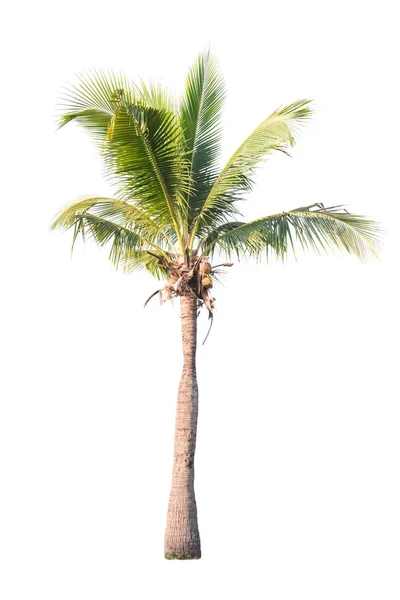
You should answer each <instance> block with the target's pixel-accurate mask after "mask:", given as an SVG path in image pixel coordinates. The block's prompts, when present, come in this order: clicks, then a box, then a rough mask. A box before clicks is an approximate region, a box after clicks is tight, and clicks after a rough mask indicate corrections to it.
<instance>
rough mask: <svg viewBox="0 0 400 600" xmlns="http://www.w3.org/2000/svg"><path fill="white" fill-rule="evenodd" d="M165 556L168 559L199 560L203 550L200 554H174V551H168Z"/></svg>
mask: <svg viewBox="0 0 400 600" xmlns="http://www.w3.org/2000/svg"><path fill="white" fill-rule="evenodd" d="M165 558H166V559H167V560H199V558H201V552H200V553H199V554H193V553H192V554H174V553H173V552H167V553H166V554H165Z"/></svg>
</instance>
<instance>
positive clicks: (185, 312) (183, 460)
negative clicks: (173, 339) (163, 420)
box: [164, 291, 201, 559]
mask: <svg viewBox="0 0 400 600" xmlns="http://www.w3.org/2000/svg"><path fill="white" fill-rule="evenodd" d="M181 320H182V345H183V370H182V377H181V381H180V385H179V392H178V402H177V408H176V423H175V445H174V466H173V473H172V486H171V494H170V499H169V505H168V516H167V527H166V531H165V545H164V552H165V557H166V558H178V559H193V558H200V556H201V550H200V536H199V529H198V525H197V508H196V499H195V494H194V453H195V448H196V432H197V413H198V389H197V378H196V341H197V298H196V297H195V295H194V294H193V293H190V291H189V292H188V294H187V295H183V296H181Z"/></svg>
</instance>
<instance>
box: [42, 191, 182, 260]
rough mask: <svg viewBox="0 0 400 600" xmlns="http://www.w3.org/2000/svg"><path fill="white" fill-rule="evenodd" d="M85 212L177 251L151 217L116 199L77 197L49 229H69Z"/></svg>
mask: <svg viewBox="0 0 400 600" xmlns="http://www.w3.org/2000/svg"><path fill="white" fill-rule="evenodd" d="M88 211H90V214H92V215H94V216H97V217H101V218H107V219H108V220H109V221H112V222H113V223H115V224H117V225H121V226H124V227H127V228H129V229H130V230H131V231H133V232H135V233H136V234H137V235H139V236H141V237H142V238H143V240H145V241H147V242H149V243H152V244H155V245H156V246H157V247H159V248H160V249H164V248H165V250H168V251H171V252H175V251H176V249H175V247H174V244H173V241H172V239H171V238H170V237H169V235H168V231H166V230H164V229H163V228H162V227H160V226H159V225H158V224H157V222H156V221H155V220H154V219H152V218H151V217H150V216H149V215H148V214H146V213H145V212H144V211H142V210H140V209H139V208H138V207H137V206H136V205H135V204H132V203H130V202H124V201H122V200H118V199H115V198H103V197H94V198H93V197H91V198H84V199H83V200H79V201H78V202H75V203H74V204H71V205H69V206H67V207H66V208H65V209H63V210H62V211H61V212H60V213H59V214H58V215H57V217H56V218H55V220H54V222H53V224H52V229H55V228H57V227H61V228H64V229H68V228H69V227H71V225H73V224H74V221H75V218H76V217H77V216H82V215H84V214H87V213H88Z"/></svg>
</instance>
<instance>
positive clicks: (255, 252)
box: [202, 204, 380, 260]
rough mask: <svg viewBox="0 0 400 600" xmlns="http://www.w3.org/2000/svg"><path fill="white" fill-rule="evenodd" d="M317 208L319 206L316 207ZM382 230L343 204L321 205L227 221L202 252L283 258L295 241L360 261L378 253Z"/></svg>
mask: <svg viewBox="0 0 400 600" xmlns="http://www.w3.org/2000/svg"><path fill="white" fill-rule="evenodd" d="M315 207H317V208H315ZM379 241H380V230H379V227H378V226H377V224H376V223H375V222H373V221H371V220H370V219H368V218H366V217H363V216H360V215H354V214H351V213H349V212H347V211H346V210H344V209H343V207H341V206H334V207H328V208H325V207H324V206H323V205H322V204H317V205H313V206H310V207H302V208H298V209H295V210H292V211H288V212H282V213H279V214H275V215H270V216H267V217H263V218H261V219H256V220H255V221H250V222H249V223H242V224H240V223H238V224H236V223H230V224H229V223H228V224H226V225H225V226H222V227H221V228H220V234H219V235H218V234H217V236H214V237H212V236H208V237H207V238H206V239H205V240H204V242H203V244H202V253H203V254H205V255H212V254H213V253H214V252H215V251H221V252H222V253H223V254H225V255H226V256H227V257H229V258H230V257H231V256H232V255H236V256H237V257H238V258H240V256H245V255H247V256H253V257H256V258H258V257H261V256H262V255H263V254H264V255H265V254H267V255H268V253H269V252H270V251H271V250H272V251H273V252H274V253H275V254H276V255H277V256H278V257H279V258H281V259H283V258H284V257H285V256H286V255H287V253H288V252H289V250H292V251H293V252H294V251H295V246H296V243H298V245H299V246H300V247H301V248H302V249H303V250H307V249H311V250H315V251H316V252H318V253H320V252H321V251H322V252H328V251H330V250H334V249H338V250H344V251H346V252H348V253H349V254H354V255H355V256H357V257H358V258H360V259H361V260H365V259H367V258H368V256H371V255H372V256H376V255H377V249H378V247H379Z"/></svg>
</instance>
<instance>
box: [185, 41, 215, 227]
mask: <svg viewBox="0 0 400 600" xmlns="http://www.w3.org/2000/svg"><path fill="white" fill-rule="evenodd" d="M224 97H225V87H224V82H223V78H222V76H221V74H220V72H219V69H218V64H217V61H216V59H215V58H214V57H213V56H212V55H211V54H210V52H207V53H205V54H201V55H200V56H199V57H198V59H197V61H196V62H195V63H194V65H193V66H192V68H191V69H190V71H189V73H188V75H187V78H186V87H185V92H184V95H183V97H182V100H181V106H180V117H181V123H182V129H183V137H184V145H185V151H186V153H187V157H188V159H189V162H190V175H191V179H192V181H193V187H192V189H191V190H190V193H189V195H188V199H187V200H188V207H187V209H188V210H187V219H188V223H187V225H188V229H189V228H190V225H191V223H192V221H193V219H194V217H195V216H196V215H197V213H198V211H199V210H200V208H201V206H202V205H203V203H204V200H205V198H206V197H207V195H208V193H209V191H210V189H211V187H212V185H213V183H214V181H215V179H216V177H217V173H218V171H217V169H218V164H217V161H218V157H219V151H220V141H221V110H222V105H223V101H224Z"/></svg>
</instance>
